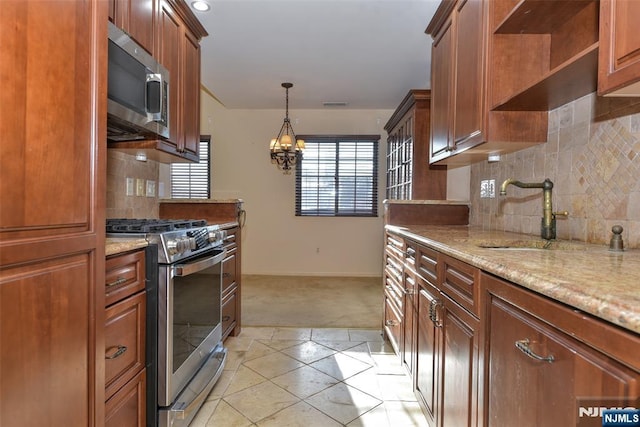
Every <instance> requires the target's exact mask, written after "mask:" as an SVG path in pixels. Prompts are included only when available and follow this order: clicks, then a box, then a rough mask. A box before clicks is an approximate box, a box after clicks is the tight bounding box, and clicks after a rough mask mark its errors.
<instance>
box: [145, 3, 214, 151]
mask: <svg viewBox="0 0 640 427" xmlns="http://www.w3.org/2000/svg"><path fill="white" fill-rule="evenodd" d="M189 17H191V20H188V19H189ZM189 24H191V25H189ZM193 27H195V28H193ZM206 34H207V33H206V31H205V30H204V28H203V27H202V26H201V25H200V23H199V22H198V21H197V19H196V18H195V17H193V15H192V13H191V12H190V10H189V9H188V6H186V3H183V2H174V1H172V0H161V1H160V5H159V13H158V41H157V49H158V59H159V61H160V63H161V64H162V65H164V66H165V67H166V68H167V70H168V71H169V78H170V88H169V112H170V113H169V114H170V117H169V120H170V123H169V129H170V136H169V140H168V141H166V143H159V144H160V145H159V148H160V149H161V150H164V151H167V152H173V153H174V154H176V155H178V156H179V157H182V158H184V159H186V160H190V161H193V162H197V161H198V160H199V158H198V147H199V142H200V44H199V43H200V42H199V40H200V39H201V38H202V37H204V36H205V35H206Z"/></svg>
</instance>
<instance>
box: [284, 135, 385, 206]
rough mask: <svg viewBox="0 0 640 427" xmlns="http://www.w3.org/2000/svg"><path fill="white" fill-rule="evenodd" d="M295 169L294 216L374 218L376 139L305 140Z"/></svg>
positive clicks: (322, 137) (329, 138)
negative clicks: (303, 148) (302, 151)
mask: <svg viewBox="0 0 640 427" xmlns="http://www.w3.org/2000/svg"><path fill="white" fill-rule="evenodd" d="M299 138H301V139H304V141H305V150H304V154H303V157H302V161H301V162H299V163H298V165H297V166H296V216H377V215H378V141H379V140H380V135H348V136H313V135H311V136H309V135H300V136H299Z"/></svg>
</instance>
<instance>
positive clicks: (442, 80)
mask: <svg viewBox="0 0 640 427" xmlns="http://www.w3.org/2000/svg"><path fill="white" fill-rule="evenodd" d="M451 24H452V22H451V18H449V21H448V22H447V23H446V24H445V26H444V28H443V29H442V31H441V32H440V34H439V35H438V37H436V38H435V40H434V41H433V48H432V50H431V150H430V151H431V152H430V162H434V161H436V160H441V159H443V158H445V157H447V156H448V155H449V150H450V145H449V144H450V141H452V135H451V113H452V111H451V84H452V76H451V73H452V72H453V50H452V49H453V36H452V34H453V31H452V27H451Z"/></svg>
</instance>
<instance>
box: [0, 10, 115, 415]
mask: <svg viewBox="0 0 640 427" xmlns="http://www.w3.org/2000/svg"><path fill="white" fill-rule="evenodd" d="M107 12H108V3H107V2H106V1H99V0H92V1H66V0H58V1H54V0H49V1H40V0H38V1H36V0H21V1H0V76H2V77H1V78H0V138H1V139H2V142H0V200H1V201H0V204H1V205H2V206H1V207H0V266H2V268H0V342H1V344H0V425H1V426H3V427H22V426H69V425H73V426H95V425H102V423H103V420H104V380H103V379H101V378H100V374H101V373H103V372H104V354H102V352H98V348H97V347H98V344H99V343H100V342H101V341H100V340H101V339H102V336H103V324H102V321H103V319H104V313H103V310H104V304H103V303H104V292H103V291H102V289H103V287H102V286H103V283H104V233H105V228H104V211H105V203H104V199H105V196H104V195H105V194H106V187H105V180H106V173H105V164H106V163H105V162H106V144H105V143H104V142H105V140H104V139H105V135H106V83H107V74H106V71H107V69H106V55H107V43H106V40H107Z"/></svg>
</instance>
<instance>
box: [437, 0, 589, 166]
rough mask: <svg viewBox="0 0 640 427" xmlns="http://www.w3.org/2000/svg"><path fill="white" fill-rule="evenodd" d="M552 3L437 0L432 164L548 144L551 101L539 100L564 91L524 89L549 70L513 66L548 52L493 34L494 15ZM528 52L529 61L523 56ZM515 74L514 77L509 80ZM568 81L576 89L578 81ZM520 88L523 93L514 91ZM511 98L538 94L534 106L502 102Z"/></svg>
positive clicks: (538, 59) (475, 159)
mask: <svg viewBox="0 0 640 427" xmlns="http://www.w3.org/2000/svg"><path fill="white" fill-rule="evenodd" d="M549 3H550V2H541V1H537V0H536V1H526V0H524V1H521V2H514V1H511V0H490V1H489V0H445V1H443V2H441V4H440V7H439V8H438V10H437V11H436V13H435V15H434V17H433V19H432V20H431V22H430V23H429V26H428V27H427V33H428V34H431V35H432V37H433V47H432V61H431V88H432V104H431V115H432V121H431V151H430V160H429V161H430V162H431V163H432V164H434V163H435V164H446V165H468V164H471V163H474V162H478V161H482V160H487V156H488V155H489V154H505V153H510V152H514V151H518V150H521V149H524V148H527V147H530V146H532V145H535V144H540V143H543V142H546V140H547V127H548V117H547V110H548V109H549V107H548V105H549V104H548V103H547V104H544V105H542V103H540V102H539V101H540V100H539V98H540V97H541V96H543V97H544V96H547V95H549V96H555V94H556V93H559V92H561V91H560V90H558V88H557V87H556V86H553V87H552V88H551V89H549V88H547V87H546V86H545V87H544V88H543V89H544V90H546V92H545V91H544V90H543V89H540V90H538V91H537V92H536V91H534V92H528V91H527V90H528V87H529V85H530V84H533V83H535V79H536V78H539V77H541V76H543V75H544V74H545V73H548V70H549V68H548V66H547V69H546V70H544V69H543V68H544V67H542V66H537V67H538V68H537V69H532V70H531V73H529V70H525V71H523V70H518V67H522V66H527V65H528V64H530V63H531V62H533V63H536V64H537V63H539V62H541V61H542V62H544V61H546V62H547V64H548V62H549V61H551V60H553V59H550V54H549V52H540V51H539V50H538V49H537V46H535V45H532V46H528V40H529V39H528V38H527V37H526V36H522V37H518V36H514V37H511V38H509V37H510V36H511V35H509V36H504V35H502V34H497V33H496V32H497V31H499V29H498V30H496V29H495V26H496V25H497V24H496V22H498V23H499V22H500V20H501V19H504V16H502V17H501V18H497V15H498V14H508V13H509V11H510V10H511V9H514V8H516V9H518V10H524V11H525V13H524V15H525V16H526V15H527V14H526V10H527V8H528V9H536V8H537V7H538V5H540V4H545V5H548V4H549ZM557 3H572V4H573V3H576V4H577V3H584V2H576V1H567V2H557ZM516 4H517V5H520V6H517V5H516ZM564 28H565V29H566V28H568V26H565V27H564ZM534 31H538V32H539V30H534ZM523 32H526V30H523ZM567 32H570V30H568V31H567ZM516 34H520V33H519V32H518V33H516ZM538 38H541V39H545V40H547V46H548V45H549V44H550V42H549V40H550V38H549V36H548V35H547V36H544V35H540V36H538ZM504 40H508V43H507V47H508V49H505V48H504V47H503V46H502V43H503V41H504ZM558 44H559V45H561V46H563V45H562V42H560V43H554V46H556V45H558ZM561 49H562V47H560V48H558V50H561ZM527 54H529V55H532V57H533V59H528V58H520V56H522V55H527ZM556 56H557V57H556V58H555V60H560V55H556ZM589 58H591V57H589ZM530 75H532V76H534V77H533V80H534V82H526V83H525V84H524V86H522V87H520V84H521V82H520V81H519V80H521V79H522V78H523V76H526V78H527V79H529V78H531V76H530ZM514 79H515V80H518V83H513V81H514ZM546 81H547V80H545V82H546ZM554 81H555V80H554ZM514 85H515V86H516V87H515V88H513V87H512V86H514ZM541 85H542V86H544V83H541ZM567 86H568V87H571V88H573V87H574V86H575V85H574V84H568V85H567ZM505 92H506V94H505ZM520 92H524V93H525V94H524V95H523V96H522V97H519V94H520ZM543 92H544V93H543ZM565 92H566V91H565ZM541 93H542V95H541ZM512 96H518V98H517V99H521V98H525V99H527V100H530V99H535V100H536V102H537V104H536V105H535V106H530V105H528V104H526V103H525V105H520V104H518V103H516V102H512V103H509V102H507V101H506V100H509V99H511V97H512ZM543 110H544V111H543Z"/></svg>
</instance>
